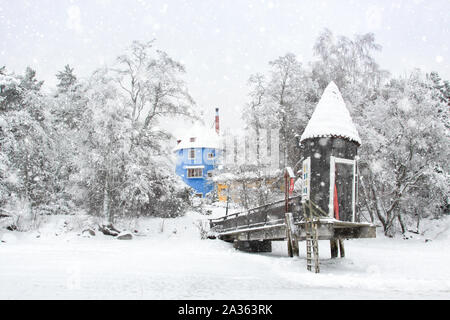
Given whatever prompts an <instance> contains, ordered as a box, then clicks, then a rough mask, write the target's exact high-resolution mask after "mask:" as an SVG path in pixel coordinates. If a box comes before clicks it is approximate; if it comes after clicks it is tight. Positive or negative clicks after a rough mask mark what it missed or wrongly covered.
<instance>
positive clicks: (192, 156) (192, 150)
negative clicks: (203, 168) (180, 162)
mask: <svg viewBox="0 0 450 320" xmlns="http://www.w3.org/2000/svg"><path fill="white" fill-rule="evenodd" d="M188 159H189V160H192V159H195V149H190V150H189V154H188Z"/></svg>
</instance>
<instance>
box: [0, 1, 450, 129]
mask: <svg viewBox="0 0 450 320" xmlns="http://www.w3.org/2000/svg"><path fill="white" fill-rule="evenodd" d="M449 16H450V1H449V0H427V1H422V0H408V1H403V0H386V1H380V0H378V1H371V0H364V1H357V0H348V1H345V0H339V1H333V0H324V1H320V0H319V1H318V0H314V1H300V0H296V1H288V0H279V1H268V0H258V1H250V0H248V1H246V0H225V1H218V0H217V1H216V0H209V1H206V0H203V1H202V0H184V1H183V0H165V1H163V0H151V1H144V0H79V1H76V0H73V1H70V0H29V1H21V0H14V1H12V0H0V65H6V66H7V68H8V70H9V71H14V72H16V73H22V72H23V70H24V69H25V67H26V66H27V65H29V66H31V67H32V68H34V69H36V70H37V72H38V77H39V78H40V79H43V80H45V81H46V84H47V85H49V86H52V85H54V84H55V82H56V79H55V76H54V75H55V74H56V72H57V71H58V70H61V69H62V68H63V66H64V65H65V64H67V63H69V64H70V65H71V66H72V67H75V71H76V73H77V75H78V76H79V77H87V76H88V75H89V74H90V73H91V72H92V71H93V70H94V69H96V68H97V67H99V66H101V65H102V64H109V65H110V64H112V63H113V62H114V59H115V57H116V56H117V55H118V54H120V53H122V52H123V50H124V49H125V48H126V47H128V46H129V45H130V43H131V41H133V40H142V41H145V40H150V39H152V38H156V39H157V42H156V45H157V47H158V48H160V49H162V50H165V51H167V52H168V53H169V55H170V56H172V57H173V58H175V59H177V60H179V61H181V62H182V63H184V64H185V66H186V68H187V72H188V74H187V76H186V80H187V82H188V84H189V88H190V91H191V94H192V96H193V97H194V99H195V100H196V102H197V104H198V105H199V107H200V108H203V109H205V110H206V114H207V115H208V119H209V118H211V120H212V118H213V113H214V107H216V106H218V107H220V108H221V116H222V118H221V119H222V127H230V126H233V125H235V124H236V121H237V120H238V118H239V117H238V116H237V115H238V112H239V109H240V108H241V107H242V105H243V104H244V103H245V101H246V93H247V88H246V82H247V79H248V77H249V76H250V75H251V74H252V73H255V72H264V71H265V70H267V66H268V61H270V60H274V59H276V58H277V57H278V56H280V55H284V54H285V53H287V52H292V53H294V54H296V55H297V56H298V57H299V58H300V59H301V60H303V61H305V62H308V61H310V60H311V59H312V46H313V44H314V41H315V39H316V38H317V36H318V35H319V33H320V32H321V31H322V30H323V29H324V28H325V27H327V28H329V29H331V30H332V31H333V32H334V34H336V35H345V36H349V37H352V36H353V35H354V34H362V33H367V32H374V33H375V35H376V40H377V42H378V43H379V44H381V45H382V46H383V51H382V52H381V54H378V55H377V58H378V61H379V63H380V64H381V66H382V67H383V68H385V69H388V70H389V71H391V72H392V73H393V74H404V73H405V72H407V71H409V70H411V68H413V67H420V68H422V69H423V70H425V71H432V70H436V71H438V72H439V73H440V74H441V76H442V77H443V78H445V79H450V66H449V59H450V56H449V39H450V37H449V25H450V19H449Z"/></svg>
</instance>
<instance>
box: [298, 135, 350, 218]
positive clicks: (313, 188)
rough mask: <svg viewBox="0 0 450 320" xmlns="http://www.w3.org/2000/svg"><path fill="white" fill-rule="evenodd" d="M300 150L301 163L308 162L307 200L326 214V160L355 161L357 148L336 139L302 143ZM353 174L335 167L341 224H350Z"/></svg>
mask: <svg viewBox="0 0 450 320" xmlns="http://www.w3.org/2000/svg"><path fill="white" fill-rule="evenodd" d="M301 150H302V158H303V159H307V158H308V157H310V158H311V177H310V179H311V180H310V199H311V200H312V201H313V202H314V203H316V204H317V205H318V206H319V207H320V208H321V209H322V210H323V211H325V212H326V213H329V211H330V208H329V204H330V157H331V156H334V157H337V158H343V159H348V160H355V157H356V155H357V153H358V144H357V143H356V142H353V141H350V140H347V139H343V138H338V137H324V138H310V139H306V140H304V141H302V143H301ZM350 167H351V168H350ZM353 173H354V172H353V166H350V165H345V164H340V163H337V164H336V178H335V181H336V187H337V193H338V199H339V200H338V201H339V209H340V214H339V216H340V220H343V221H352V216H353V207H352V202H353V184H354V179H353Z"/></svg>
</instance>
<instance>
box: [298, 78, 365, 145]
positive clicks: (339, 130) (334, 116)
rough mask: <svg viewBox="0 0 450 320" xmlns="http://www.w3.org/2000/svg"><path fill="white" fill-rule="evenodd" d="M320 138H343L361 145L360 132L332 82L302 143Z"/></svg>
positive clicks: (305, 132)
mask: <svg viewBox="0 0 450 320" xmlns="http://www.w3.org/2000/svg"><path fill="white" fill-rule="evenodd" d="M320 137H342V138H345V139H348V140H351V141H354V142H356V143H358V144H361V139H360V137H359V134H358V131H357V130H356V127H355V125H354V123H353V121H352V118H351V117H350V112H349V111H348V109H347V107H346V106H345V102H344V99H342V95H341V93H340V91H339V89H338V87H337V86H336V84H335V83H334V82H330V84H329V85H328V86H327V88H326V89H325V91H324V92H323V95H322V98H320V101H319V103H318V104H317V107H316V110H314V113H313V114H312V116H311V119H310V120H309V122H308V125H307V126H306V129H305V131H304V132H303V134H302V136H301V138H300V142H302V141H304V140H306V139H311V138H320Z"/></svg>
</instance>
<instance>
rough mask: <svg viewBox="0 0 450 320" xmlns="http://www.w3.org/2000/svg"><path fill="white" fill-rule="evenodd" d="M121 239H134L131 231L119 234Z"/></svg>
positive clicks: (118, 237)
mask: <svg viewBox="0 0 450 320" xmlns="http://www.w3.org/2000/svg"><path fill="white" fill-rule="evenodd" d="M117 239H119V240H131V239H133V235H132V234H131V233H130V232H122V233H120V234H119V235H118V236H117Z"/></svg>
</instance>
